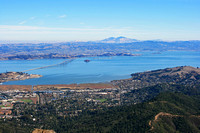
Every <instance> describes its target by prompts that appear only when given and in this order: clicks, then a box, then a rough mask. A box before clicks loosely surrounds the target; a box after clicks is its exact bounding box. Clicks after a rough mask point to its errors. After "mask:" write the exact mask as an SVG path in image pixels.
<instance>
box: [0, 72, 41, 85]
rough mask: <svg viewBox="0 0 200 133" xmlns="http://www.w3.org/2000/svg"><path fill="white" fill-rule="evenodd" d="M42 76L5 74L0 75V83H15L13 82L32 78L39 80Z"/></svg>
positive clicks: (16, 73)
mask: <svg viewBox="0 0 200 133" xmlns="http://www.w3.org/2000/svg"><path fill="white" fill-rule="evenodd" d="M40 77H42V75H38V74H28V73H24V72H6V73H0V83H1V84H2V83H3V82H8V81H15V80H26V79H32V78H40Z"/></svg>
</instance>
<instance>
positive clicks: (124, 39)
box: [99, 36, 137, 43]
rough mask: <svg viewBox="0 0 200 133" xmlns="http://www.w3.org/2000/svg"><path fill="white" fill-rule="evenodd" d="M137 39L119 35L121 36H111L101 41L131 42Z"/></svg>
mask: <svg viewBox="0 0 200 133" xmlns="http://www.w3.org/2000/svg"><path fill="white" fill-rule="evenodd" d="M136 41H137V40H136V39H131V38H126V37H123V36H119V37H109V38H106V39H104V40H101V41H99V42H101V43H131V42H136Z"/></svg>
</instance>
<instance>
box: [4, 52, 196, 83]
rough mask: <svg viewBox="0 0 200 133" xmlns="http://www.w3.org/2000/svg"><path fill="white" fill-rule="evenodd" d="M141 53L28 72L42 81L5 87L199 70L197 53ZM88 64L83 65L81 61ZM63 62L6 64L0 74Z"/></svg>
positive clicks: (92, 80) (103, 80)
mask: <svg viewBox="0 0 200 133" xmlns="http://www.w3.org/2000/svg"><path fill="white" fill-rule="evenodd" d="M152 53H154V52H141V54H142V56H114V57H89V58H77V59H75V60H74V61H72V62H70V63H68V64H62V65H57V66H53V67H48V68H44V69H37V70H33V71H28V73H30V74H41V75H43V77H41V78H37V79H29V80H23V81H10V82H6V83H3V84H7V85H12V84H15V85H39V84H71V83H98V82H109V81H111V80H116V79H125V78H130V74H131V73H135V72H143V71H147V70H155V69H162V68H166V67H175V66H185V65H190V66H193V67H200V52H185V51H181V52H180V51H167V52H162V53H161V54H152ZM85 59H89V60H91V61H90V62H89V63H85V62H84V60H85ZM63 61H65V59H41V60H8V61H0V72H6V71H24V70H28V69H33V68H37V67H43V66H47V65H53V64H58V63H61V62H63Z"/></svg>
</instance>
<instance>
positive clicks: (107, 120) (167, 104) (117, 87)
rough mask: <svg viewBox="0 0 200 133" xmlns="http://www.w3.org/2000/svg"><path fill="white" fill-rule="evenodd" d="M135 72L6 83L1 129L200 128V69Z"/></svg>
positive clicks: (0, 94) (0, 101)
mask: <svg viewBox="0 0 200 133" xmlns="http://www.w3.org/2000/svg"><path fill="white" fill-rule="evenodd" d="M131 76H132V77H131V78H130V79H124V80H114V81H112V82H110V83H106V84H103V83H98V84H89V83H88V84H71V85H38V86H33V87H31V86H24V89H21V90H20V89H17V87H18V88H22V86H14V85H1V86H0V117H1V118H0V132H15V131H17V132H22V133H23V132H24V133H25V132H26V133H27V132H34V133H35V132H40V131H50V132H54V131H55V132H59V133H62V132H120V133H123V132H126V131H129V132H159V131H163V132H167V131H170V132H194V133H195V132H199V131H200V130H199V123H200V117H199V115H200V111H199V110H200V108H199V107H200V105H199V103H200V101H199V98H200V69H199V68H194V67H190V66H180V67H174V68H166V69H159V70H153V71H147V72H141V73H135V74H132V75H131ZM27 87H29V89H27ZM6 88H7V89H6ZM31 88H32V89H31ZM41 129H48V130H41Z"/></svg>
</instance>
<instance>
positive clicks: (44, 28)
mask: <svg viewBox="0 0 200 133" xmlns="http://www.w3.org/2000/svg"><path fill="white" fill-rule="evenodd" d="M0 3H1V4H0V41H2V40H8V41H33V40H34V41H95V40H102V39H105V38H108V37H118V36H125V37H127V38H132V39H138V40H155V39H161V40H164V41H175V40H200V14H199V13H200V8H199V6H200V1H199V0H123V1H122V0H98V1H97V0H73V1H72V0H56V1H55V0H40V1H39V0H0Z"/></svg>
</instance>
